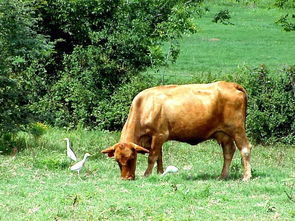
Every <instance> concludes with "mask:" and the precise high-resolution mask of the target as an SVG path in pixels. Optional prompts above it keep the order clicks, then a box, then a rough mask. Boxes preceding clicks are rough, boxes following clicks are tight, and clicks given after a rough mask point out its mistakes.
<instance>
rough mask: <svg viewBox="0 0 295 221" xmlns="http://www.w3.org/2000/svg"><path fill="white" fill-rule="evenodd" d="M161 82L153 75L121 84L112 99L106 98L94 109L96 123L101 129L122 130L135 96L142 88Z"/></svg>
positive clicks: (135, 78)
mask: <svg viewBox="0 0 295 221" xmlns="http://www.w3.org/2000/svg"><path fill="white" fill-rule="evenodd" d="M159 84H160V80H159V79H156V78H153V77H152V76H137V77H134V78H132V80H131V81H130V82H128V83H126V84H123V85H122V86H120V87H119V88H118V89H117V90H116V91H115V92H114V93H113V94H112V95H111V96H110V99H104V100H102V101H101V102H99V105H98V106H97V107H96V108H95V109H94V114H93V115H94V117H95V118H96V124H97V125H98V128H100V129H108V130H114V129H116V130H117V129H119V130H121V129H122V127H123V125H124V123H125V121H126V119H127V117H128V112H129V108H130V105H131V102H132V100H133V98H134V97H135V96H136V95H137V94H138V93H139V92H141V91H142V90H144V89H146V88H150V87H154V86H157V85H159Z"/></svg>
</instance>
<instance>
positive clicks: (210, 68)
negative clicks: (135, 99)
mask: <svg viewBox="0 0 295 221" xmlns="http://www.w3.org/2000/svg"><path fill="white" fill-rule="evenodd" d="M207 2H210V1H207ZM215 2H216V3H215V4H212V3H207V8H208V9H209V11H208V12H206V13H205V14H204V15H203V16H202V17H201V18H200V19H197V20H196V24H197V26H198V30H199V31H198V33H196V34H194V35H190V36H187V37H185V38H184V39H183V40H181V41H180V46H181V52H180V56H179V58H178V60H177V61H176V63H174V64H172V65H171V66H169V67H166V68H160V69H159V70H158V71H159V74H163V75H166V76H169V75H172V76H173V75H178V76H179V75H180V76H183V77H185V76H190V75H196V74H200V73H201V72H205V73H208V72H212V73H221V72H232V71H235V70H236V69H237V68H238V67H240V66H243V65H247V66H251V67H257V66H259V65H260V64H265V65H267V67H269V68H273V69H278V68H281V66H282V65H284V64H294V62H295V57H294V51H295V35H294V32H285V31H283V29H282V27H281V26H279V25H277V24H275V22H276V21H277V20H278V19H279V18H280V17H281V16H282V15H285V14H286V13H287V12H289V13H294V9H293V11H292V10H291V9H290V10H289V11H286V9H284V10H282V9H278V8H274V7H272V8H267V7H264V8H262V7H255V6H254V5H253V4H250V5H242V4H238V3H229V4H224V3H222V2H224V1H215ZM218 2H219V3H218ZM228 2H229V1H228ZM225 9H227V10H228V11H229V13H230V15H231V19H230V20H229V21H230V22H231V23H233V25H224V24H221V23H214V22H212V20H213V17H214V15H215V14H217V13H218V12H219V11H220V10H225ZM155 71H156V70H154V69H152V70H149V73H155Z"/></svg>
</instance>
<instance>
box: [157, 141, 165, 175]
mask: <svg viewBox="0 0 295 221" xmlns="http://www.w3.org/2000/svg"><path fill="white" fill-rule="evenodd" d="M162 153H163V150H162V146H161V148H160V152H159V157H158V159H157V172H158V173H159V174H162V173H164V168H163V157H162Z"/></svg>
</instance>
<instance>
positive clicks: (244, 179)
mask: <svg viewBox="0 0 295 221" xmlns="http://www.w3.org/2000/svg"><path fill="white" fill-rule="evenodd" d="M250 178H251V176H247V177H243V179H242V181H243V182H248V181H250Z"/></svg>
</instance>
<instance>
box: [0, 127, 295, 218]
mask: <svg viewBox="0 0 295 221" xmlns="http://www.w3.org/2000/svg"><path fill="white" fill-rule="evenodd" d="M64 137H70V138H71V140H72V141H73V143H74V145H73V148H74V150H75V151H76V153H77V156H78V158H79V159H81V158H82V156H83V154H84V153H85V152H90V153H91V154H92V155H93V156H92V157H90V158H89V160H88V161H87V162H86V165H85V168H84V170H82V171H81V178H82V180H80V179H79V178H78V176H77V174H76V173H74V172H72V171H70V170H69V169H68V167H69V166H70V164H71V163H70V162H69V161H68V159H67V157H66V153H65V150H66V145H65V142H64V141H63V140H62V139H63V138H64ZM118 138H119V134H118V133H110V132H99V131H85V130H76V131H68V132H67V131H65V130H60V129H49V130H48V132H47V133H46V134H45V135H44V136H43V137H41V138H40V139H39V140H38V141H33V139H32V137H28V135H23V138H22V139H24V141H25V142H23V143H25V144H26V148H25V149H23V150H22V151H20V152H19V153H18V154H17V155H16V156H15V157H12V156H9V155H0V174H1V179H0V197H1V201H0V220H5V221H8V220H272V219H278V220H292V219H295V203H294V202H292V201H290V200H289V199H288V197H287V195H286V193H285V191H287V193H288V194H291V196H293V197H294V195H295V194H294V185H295V183H294V182H295V171H294V163H295V161H294V156H295V147H294V146H293V147H291V146H289V147H288V146H269V147H263V146H254V147H253V152H252V167H253V179H252V180H251V181H250V182H242V181H241V179H240V178H241V176H242V168H241V165H240V158H239V153H238V152H237V153H236V154H235V159H234V160H233V163H232V169H231V176H230V177H229V179H228V180H226V181H221V180H218V179H217V178H218V176H219V174H220V171H221V167H222V162H223V160H222V151H221V148H220V147H219V146H218V145H217V144H216V143H215V142H213V141H209V142H205V143H203V144H200V145H197V146H190V145H187V144H183V143H178V142H168V143H166V144H165V147H164V166H168V165H175V166H177V167H178V168H179V172H178V173H176V174H168V175H167V176H165V177H161V176H159V175H157V174H156V173H155V171H154V174H153V175H152V176H150V177H148V178H143V177H142V174H143V172H144V170H145V169H146V167H147V156H144V155H140V156H139V158H138V168H137V171H136V174H137V178H136V180H135V181H122V180H121V179H120V177H119V168H118V166H117V165H116V163H115V162H114V160H112V159H109V158H107V157H106V156H104V155H102V154H100V150H102V149H103V148H106V147H108V145H112V144H114V143H115V142H116V141H117V140H118ZM292 185H293V187H292ZM292 191H293V192H292Z"/></svg>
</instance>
